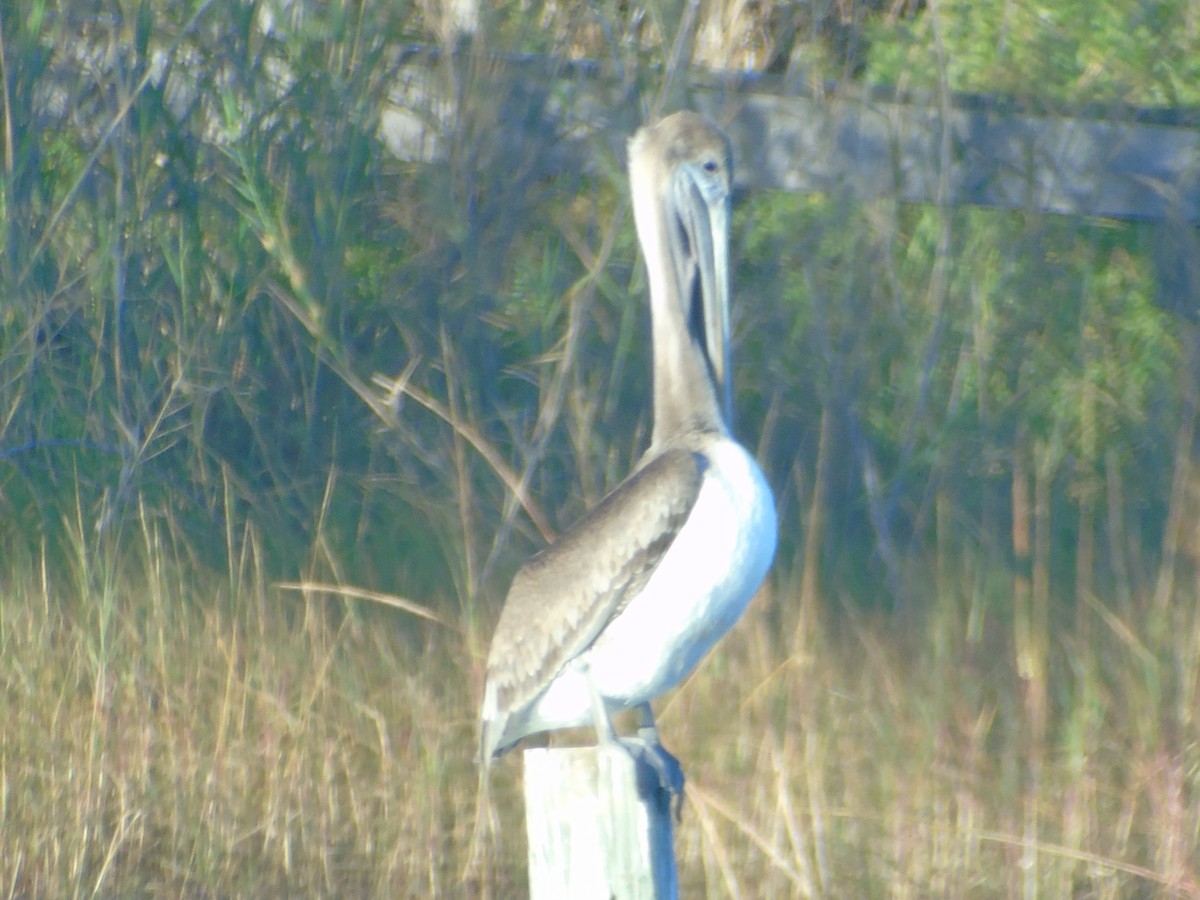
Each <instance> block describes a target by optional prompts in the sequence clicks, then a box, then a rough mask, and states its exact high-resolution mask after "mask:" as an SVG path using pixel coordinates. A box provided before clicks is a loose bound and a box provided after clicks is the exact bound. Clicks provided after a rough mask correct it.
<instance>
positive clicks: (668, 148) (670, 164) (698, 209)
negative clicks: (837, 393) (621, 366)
mask: <svg viewBox="0 0 1200 900" xmlns="http://www.w3.org/2000/svg"><path fill="white" fill-rule="evenodd" d="M629 177H630V184H631V187H632V191H633V210H634V218H635V220H636V222H637V231H638V239H639V240H640V242H641V245H642V253H643V254H644V255H645V258H646V267H647V271H648V273H649V282H650V304H651V315H652V319H653V335H654V400H655V404H654V406H655V422H654V438H653V441H652V443H654V444H658V443H660V442H661V441H662V440H664V439H666V438H667V437H668V436H669V435H671V434H673V433H677V432H678V431H680V430H685V429H689V428H693V429H694V428H697V427H700V428H705V427H707V428H715V429H718V430H721V431H725V430H727V429H728V425H729V422H730V419H731V414H732V410H731V407H732V392H731V388H730V371H729V196H730V191H731V185H732V178H733V172H732V166H731V158H730V148H729V140H728V138H726V137H725V135H724V133H722V132H721V131H720V129H718V128H717V127H716V126H715V125H713V124H712V123H711V122H709V121H708V120H707V119H705V118H704V117H703V116H700V115H698V114H697V113H693V112H679V113H675V114H674V115H670V116H667V117H666V118H665V119H663V120H661V121H660V122H658V123H656V124H654V125H648V126H646V127H644V128H642V129H640V130H639V131H638V132H637V134H635V135H634V136H633V139H632V140H631V141H630V142H629Z"/></svg>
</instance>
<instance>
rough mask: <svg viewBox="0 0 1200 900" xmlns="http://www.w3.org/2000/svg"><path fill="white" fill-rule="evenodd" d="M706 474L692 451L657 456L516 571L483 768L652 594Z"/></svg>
mask: <svg viewBox="0 0 1200 900" xmlns="http://www.w3.org/2000/svg"><path fill="white" fill-rule="evenodd" d="M705 465H706V462H705V460H704V457H702V456H701V455H699V454H697V453H693V452H691V451H690V450H683V449H677V450H671V451H668V452H666V453H663V454H661V455H659V456H656V457H655V458H654V459H652V460H651V461H650V462H649V463H647V464H646V465H645V466H644V467H643V468H641V469H639V470H638V471H636V472H635V473H634V474H633V475H632V476H630V477H629V478H628V479H626V480H625V481H624V482H622V484H621V485H620V486H619V487H618V488H617V489H616V490H615V491H613V492H612V493H611V494H609V495H608V496H607V497H605V498H604V499H603V500H601V501H600V503H598V504H597V505H596V506H595V507H593V508H592V509H591V510H589V511H588V512H587V513H586V514H585V515H584V516H583V517H582V518H581V519H579V521H577V522H576V523H575V524H574V525H573V526H572V527H571V528H570V529H568V530H567V531H565V532H564V533H563V534H562V535H561V536H560V537H559V538H558V540H556V541H555V542H554V543H553V544H551V545H550V546H549V547H547V548H546V549H544V550H542V551H541V552H540V553H538V554H537V555H535V556H533V557H531V558H530V559H529V560H528V561H527V562H526V563H525V565H524V566H522V567H521V569H520V571H518V572H517V575H516V577H515V578H514V579H513V583H512V587H510V588H509V591H508V598H507V600H505V604H504V610H503V611H502V612H501V614H500V621H499V623H498V624H497V626H496V633H495V636H494V637H493V638H492V649H491V653H490V654H489V656H488V673H487V680H488V684H487V688H486V690H485V697H488V698H490V700H489V701H487V703H486V704H485V709H484V716H483V718H484V736H483V737H484V747H483V749H484V754H483V757H484V760H485V761H486V760H488V759H489V758H490V757H491V756H492V755H495V754H497V753H498V752H500V753H502V752H503V751H504V750H505V749H507V748H506V746H504V745H507V744H511V743H512V742H514V741H516V740H518V739H519V738H520V737H523V735H510V736H507V738H506V736H505V735H504V726H505V723H506V721H507V720H508V718H509V717H510V716H512V715H514V714H516V713H518V712H520V711H521V710H523V709H525V708H526V707H527V706H528V705H529V704H531V703H533V702H534V701H535V700H536V699H537V698H538V696H539V695H540V694H541V693H542V691H544V690H545V689H546V687H547V686H548V685H549V684H550V682H551V681H553V680H554V677H555V676H556V675H557V674H558V673H559V672H561V671H562V669H563V667H564V666H565V665H566V664H567V663H568V662H570V661H571V660H572V659H574V658H575V657H577V656H579V655H580V654H581V653H583V652H584V651H585V650H587V648H588V647H590V646H591V645H592V643H593V642H594V641H595V640H596V638H597V637H599V636H600V634H601V632H603V631H604V628H605V626H607V625H608V623H609V622H610V621H612V619H613V618H614V617H615V616H616V615H617V614H618V613H619V612H620V611H621V610H622V609H623V608H624V606H625V605H626V604H627V603H628V602H629V601H630V600H631V599H632V598H633V597H635V596H637V594H638V592H639V591H640V590H641V589H642V587H644V586H645V584H646V581H647V580H648V579H649V578H650V576H651V575H652V574H653V573H654V570H655V569H656V568H657V567H658V564H659V561H660V560H661V559H662V557H663V554H664V553H666V551H667V548H668V547H670V545H671V542H672V541H673V540H674V538H675V535H676V533H677V532H678V530H679V528H680V527H681V526H682V524H683V522H684V520H686V519H687V517H688V514H689V513H690V512H691V510H692V506H693V505H694V504H695V502H696V497H697V496H698V494H699V492H700V482H701V478H702V476H703V474H704V467H705ZM493 703H494V707H493V708H492V709H488V708H487V706H491V705H492V704H493ZM502 742H503V743H502Z"/></svg>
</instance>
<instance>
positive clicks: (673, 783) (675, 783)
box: [617, 728, 684, 822]
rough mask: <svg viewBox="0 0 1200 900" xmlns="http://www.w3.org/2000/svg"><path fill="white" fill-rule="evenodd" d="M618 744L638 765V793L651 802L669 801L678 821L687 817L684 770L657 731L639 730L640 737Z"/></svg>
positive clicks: (629, 738)
mask: <svg viewBox="0 0 1200 900" xmlns="http://www.w3.org/2000/svg"><path fill="white" fill-rule="evenodd" d="M617 741H618V742H619V743H620V744H621V746H623V747H624V748H625V749H626V750H627V751H628V752H629V754H630V756H632V757H633V758H634V760H635V761H636V762H639V763H645V765H640V766H638V769H637V776H638V793H639V794H640V795H641V796H642V797H643V798H644V799H647V800H654V801H657V802H659V803H662V802H664V801H665V802H666V803H667V808H668V809H669V810H670V811H671V813H672V815H673V817H674V819H675V821H676V822H679V821H680V820H681V819H682V817H683V782H684V777H683V767H682V766H681V765H679V760H677V759H676V758H675V757H674V756H672V755H671V753H670V752H669V751H668V750H667V748H666V747H664V746H663V745H662V744H661V743H660V742H659V740H658V731H657V730H656V729H655V728H639V729H638V733H637V737H619V738H617Z"/></svg>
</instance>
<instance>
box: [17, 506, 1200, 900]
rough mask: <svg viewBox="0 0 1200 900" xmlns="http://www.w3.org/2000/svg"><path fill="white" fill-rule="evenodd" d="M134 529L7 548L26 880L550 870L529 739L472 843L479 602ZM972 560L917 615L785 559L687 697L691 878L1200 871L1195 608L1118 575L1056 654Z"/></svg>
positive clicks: (766, 883) (792, 884)
mask: <svg viewBox="0 0 1200 900" xmlns="http://www.w3.org/2000/svg"><path fill="white" fill-rule="evenodd" d="M138 543H139V544H140V551H139V553H138V554H137V555H138V557H139V559H140V563H139V565H137V566H136V567H128V566H127V567H125V568H124V569H118V568H117V567H113V566H111V565H110V563H109V561H107V560H105V559H104V558H103V554H99V555H98V556H93V555H92V554H90V553H81V554H80V556H79V558H78V561H77V565H75V566H73V567H70V568H69V569H68V570H66V571H50V570H49V569H48V566H47V565H46V564H45V562H44V560H41V559H39V558H37V557H36V556H31V557H30V558H26V559H20V560H16V559H14V560H11V561H10V563H9V565H8V567H7V572H6V575H5V578H4V586H3V602H2V603H0V640H2V641H3V646H2V647H0V651H2V654H3V660H4V665H3V668H2V670H0V671H2V672H3V683H2V688H0V714H2V715H3V721H4V729H3V733H2V736H0V826H2V830H3V835H4V839H3V841H2V842H0V871H2V872H4V873H5V875H4V883H3V891H4V894H5V896H12V897H47V896H88V895H95V896H191V897H205V896H207V897H227V896H280V897H282V896H298V895H308V896H413V897H421V896H449V897H453V896H494V897H513V896H520V895H521V894H522V893H523V891H524V885H523V879H524V844H523V835H522V830H523V829H522V818H521V815H522V814H521V806H520V795H519V768H520V765H519V760H518V758H517V757H516V756H514V757H510V758H508V759H506V760H504V761H503V762H502V763H501V764H500V765H499V767H498V768H497V775H496V778H495V784H494V786H493V794H494V800H495V804H496V808H497V810H498V815H499V818H500V821H501V823H502V826H503V827H502V829H501V835H500V836H499V837H495V836H494V837H492V838H491V839H488V840H486V841H484V842H483V844H482V845H480V846H478V847H473V846H472V838H473V835H474V833H475V825H476V821H475V816H476V808H477V796H476V790H477V777H476V773H475V769H474V766H473V761H472V758H473V754H474V750H475V746H476V731H475V729H476V723H475V703H476V695H477V692H478V689H479V685H480V678H481V660H482V652H481V648H480V647H479V646H477V645H475V644H474V643H473V642H471V641H470V640H468V638H467V637H466V636H465V634H464V630H463V629H461V628H460V627H459V626H458V624H457V623H453V622H449V623H444V624H443V623H435V622H427V621H423V620H420V619H418V618H415V617H414V616H412V615H410V614H407V613H403V612H397V611H395V610H392V609H387V608H383V607H381V606H379V605H378V604H374V603H368V602H365V601H346V600H345V599H338V598H336V597H333V596H331V595H330V594H327V593H325V594H323V593H320V592H316V591H309V592H305V591H299V590H294V589H291V588H287V589H281V588H280V587H278V586H274V585H271V584H268V583H265V582H264V580H263V578H262V575H261V572H260V570H259V568H258V565H257V561H256V559H255V556H254V551H253V546H254V545H253V541H252V540H251V541H249V542H248V543H247V544H246V545H245V547H244V548H243V549H244V551H245V552H244V554H243V555H242V556H241V557H240V562H239V564H238V566H237V567H236V569H234V570H232V571H230V572H229V573H227V575H226V576H224V577H219V576H218V575H215V574H210V575H208V576H201V577H198V576H197V573H196V572H195V571H194V570H191V569H189V568H188V567H187V566H185V565H183V564H182V563H181V561H180V560H179V559H178V558H177V557H176V556H175V554H174V553H173V551H172V548H171V546H170V543H169V542H168V541H166V540H165V538H163V536H161V535H159V534H157V533H156V532H155V531H154V530H153V529H152V528H149V527H147V529H146V530H145V532H144V534H143V535H142V536H141V537H140V538H139V540H138ZM961 580H962V582H963V583H962V585H961V586H960V592H956V593H955V594H948V595H946V596H942V597H938V598H936V602H935V603H934V606H933V610H932V612H931V614H930V615H929V616H928V617H926V618H925V619H923V620H922V621H921V622H919V623H916V622H914V623H911V627H906V628H904V629H903V631H902V632H901V633H897V629H896V627H895V623H894V621H893V620H892V619H891V617H881V618H878V619H875V618H864V617H862V616H860V615H857V614H854V613H853V612H852V611H851V610H850V609H849V608H847V607H840V606H839V605H838V603H837V600H836V598H822V599H823V602H822V603H821V609H822V610H823V611H827V613H828V614H826V612H822V614H821V615H816V614H812V615H810V616H809V617H807V619H806V620H805V621H804V622H803V624H802V623H801V617H800V615H799V611H798V610H797V609H796V604H795V603H793V602H790V600H791V598H793V597H794V596H795V595H796V589H795V586H794V585H790V584H788V583H787V582H786V581H780V580H777V581H776V583H775V584H774V586H773V587H772V588H770V589H768V590H767V591H765V592H764V595H762V596H760V597H759V598H758V599H757V600H756V602H755V604H754V606H753V607H752V608H751V610H750V612H749V613H748V615H747V616H746V618H745V619H744V620H743V621H742V622H741V623H740V624H739V625H738V627H737V628H736V629H735V631H734V632H733V633H732V635H731V636H730V637H729V638H727V640H726V641H725V642H724V643H723V644H722V645H721V646H720V647H719V648H718V650H717V651H716V652H715V653H714V654H713V656H712V657H710V658H709V659H708V660H707V661H706V662H705V664H704V665H703V666H702V667H701V669H700V671H699V672H698V673H697V674H696V675H695V676H694V677H693V678H692V679H691V680H690V681H689V682H688V683H686V684H685V685H684V686H683V687H682V688H680V689H679V690H678V691H677V692H675V693H674V694H672V695H670V696H669V697H667V698H666V699H665V701H664V702H661V703H660V704H659V712H660V725H661V728H662V731H663V733H664V736H665V740H666V741H668V742H669V745H670V746H671V747H672V748H673V749H674V750H675V751H676V752H677V753H678V755H679V756H680V758H681V759H682V761H683V762H684V765H685V767H686V770H687V772H688V775H689V779H690V780H689V792H688V802H687V804H686V806H685V808H684V813H683V823H682V825H681V827H680V829H679V831H678V834H677V850H678V861H679V868H680V875H681V881H682V885H683V888H684V895H685V896H711V897H727V896H730V897H767V896H797V897H810V896H812V897H847V896H863V897H869V896H899V897H903V896H911V897H930V896H941V897H1010V896H1022V895H1023V896H1034V895H1037V896H1050V897H1068V896H1074V897H1112V898H1128V897H1142V896H1144V897H1151V896H1154V897H1159V896H1181V897H1183V896H1196V895H1197V894H1198V893H1200V881H1198V880H1197V869H1196V861H1197V853H1198V849H1200V848H1198V834H1200V810H1198V809H1197V806H1196V804H1194V803H1192V802H1190V797H1191V794H1190V791H1191V788H1190V785H1191V784H1192V782H1193V781H1194V779H1195V777H1196V771H1197V767H1198V766H1200V747H1198V746H1197V742H1196V741H1195V738H1194V735H1195V734H1196V723H1195V720H1194V716H1195V713H1196V710H1197V709H1198V708H1200V707H1198V705H1197V704H1198V701H1200V697H1198V696H1197V693H1196V678H1197V672H1198V670H1200V666H1198V653H1200V622H1198V621H1197V616H1198V613H1197V612H1196V610H1195V608H1194V607H1193V608H1192V609H1190V610H1188V611H1186V612H1184V611H1182V610H1179V611H1176V612H1173V613H1172V614H1171V617H1170V620H1169V621H1156V620H1155V619H1154V617H1153V616H1150V617H1147V616H1145V615H1141V614H1135V613H1133V612H1132V611H1129V612H1126V613H1124V614H1121V613H1118V612H1115V611H1112V610H1108V609H1105V608H1103V607H1100V606H1097V607H1096V608H1095V609H1094V613H1095V617H1094V622H1093V625H1092V629H1093V630H1092V633H1091V636H1090V639H1089V640H1088V641H1086V642H1084V641H1082V640H1081V639H1080V636H1079V635H1077V634H1073V633H1071V632H1070V630H1069V629H1068V630H1066V632H1065V634H1066V636H1064V637H1063V638H1061V639H1060V640H1057V641H1056V642H1055V645H1054V647H1053V648H1052V649H1051V652H1050V654H1049V660H1050V665H1049V666H1048V670H1047V674H1046V679H1045V682H1044V683H1042V684H1035V683H1032V682H1031V681H1029V680H1028V679H1022V677H1021V674H1020V667H1019V665H1018V660H1017V654H1016V652H1015V645H1014V639H1013V633H1014V632H1013V628H1012V623H1011V619H1008V618H1007V617H1006V616H1005V614H1004V613H1003V612H1002V610H1003V608H1004V599H1003V598H1002V597H990V596H986V595H979V593H978V591H977V590H975V589H972V588H971V587H970V583H971V581H972V579H971V578H970V577H969V573H964V576H963V578H962V579H961ZM971 616H977V617H979V619H981V621H980V622H979V623H978V625H974V626H969V625H968V619H969V618H970V617H971ZM834 623H836V624H834ZM972 632H973V633H974V635H975V636H974V637H972V636H970V635H971V633H972ZM1035 696H1040V697H1041V698H1042V701H1040V702H1044V704H1045V707H1044V713H1043V719H1042V720H1041V721H1037V717H1036V712H1037V707H1036V705H1035V704H1034V702H1033V701H1032V700H1031V698H1032V697H1035ZM473 850H474V851H476V852H475V853H474V854H473V853H472V851H473ZM472 860H473V861H472Z"/></svg>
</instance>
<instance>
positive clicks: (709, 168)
mask: <svg viewBox="0 0 1200 900" xmlns="http://www.w3.org/2000/svg"><path fill="white" fill-rule="evenodd" d="M701 168H703V169H704V171H705V172H707V173H708V174H709V175H712V174H714V173H715V172H717V171H719V170H720V168H721V164H720V163H719V162H717V161H716V160H715V159H706V160H705V161H704V163H703V165H702V166H701Z"/></svg>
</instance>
